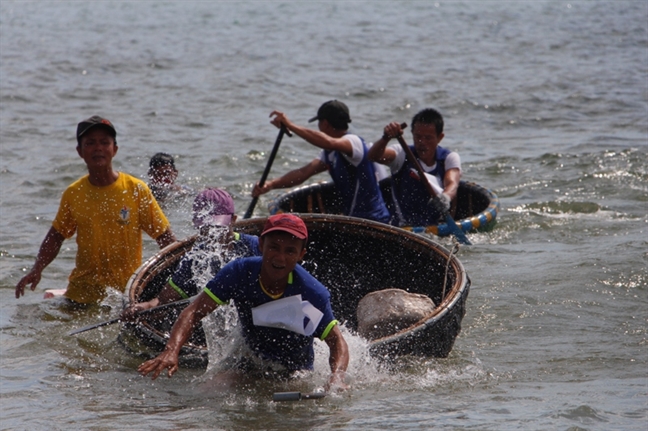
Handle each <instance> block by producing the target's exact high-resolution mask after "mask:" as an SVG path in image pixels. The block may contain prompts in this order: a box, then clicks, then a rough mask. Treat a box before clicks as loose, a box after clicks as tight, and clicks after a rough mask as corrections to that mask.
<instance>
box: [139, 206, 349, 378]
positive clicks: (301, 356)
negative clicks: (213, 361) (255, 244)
mask: <svg viewBox="0 0 648 431" xmlns="http://www.w3.org/2000/svg"><path fill="white" fill-rule="evenodd" d="M307 241H308V230H307V229H306V225H305V223H304V222H303V220H302V219H301V218H299V217H297V216H296V215H293V214H278V215H274V216H270V217H269V218H268V220H267V221H266V223H265V225H264V228H263V231H262V233H261V236H260V238H259V244H260V246H261V252H262V256H261V257H249V258H244V259H237V260H235V261H233V262H230V263H229V264H227V265H226V266H225V267H224V268H223V269H221V270H220V272H219V273H218V274H217V275H216V277H215V278H214V279H213V280H211V281H210V282H209V283H208V284H207V287H205V289H204V290H203V292H202V293H200V294H199V295H198V297H197V298H196V299H195V300H194V301H193V302H192V303H191V304H190V305H189V306H188V307H187V308H185V309H184V310H183V312H182V313H181V314H180V317H179V318H178V320H177V321H176V323H175V324H174V325H173V329H172V330H171V336H170V339H169V342H168V343H167V345H166V347H165V349H164V351H163V352H162V353H161V354H160V355H159V356H157V357H156V358H154V359H151V360H149V361H146V362H144V363H143V364H142V365H140V367H139V368H138V371H139V372H140V373H142V374H143V375H147V374H149V373H153V375H152V377H153V379H155V378H157V377H158V376H159V375H160V373H161V372H163V371H164V370H168V376H169V377H171V376H172V375H173V374H174V373H175V372H176V371H177V370H178V354H179V353H180V350H181V348H182V346H183V344H184V343H185V342H186V341H187V339H188V338H189V336H190V335H191V333H192V331H193V330H194V328H195V327H196V326H197V325H198V323H199V322H200V321H201V319H202V318H203V317H205V316H207V315H208V314H209V313H211V312H212V311H213V310H214V309H215V308H216V307H217V306H219V305H224V304H226V303H228V302H229V301H234V305H235V306H236V310H237V312H238V316H239V321H240V328H241V333H242V336H243V338H244V340H245V346H244V348H243V350H244V351H243V352H240V353H237V354H236V355H237V356H236V357H232V358H230V359H231V361H227V360H226V361H225V362H226V363H225V364H222V365H224V367H223V368H224V369H221V371H220V372H219V374H217V375H216V376H215V377H214V378H213V379H212V382H211V383H212V384H215V385H218V386H219V387H220V386H222V387H229V386H230V385H231V384H232V383H235V382H237V381H239V380H240V379H242V378H243V377H244V376H246V375H247V376H252V377H255V376H259V377H260V376H268V375H275V376H278V377H283V378H285V377H290V376H292V375H293V373H294V372H296V371H299V370H312V369H313V361H314V355H315V354H314V350H313V338H314V337H318V338H319V339H321V340H324V342H325V343H326V344H327V345H328V347H329V352H330V353H329V365H330V367H331V375H330V377H329V380H328V383H327V385H326V386H327V387H328V388H329V389H346V388H347V385H346V383H345V382H344V376H345V373H346V370H347V367H348V364H349V350H348V346H347V343H346V341H345V340H344V337H343V336H342V332H341V331H340V329H339V327H338V326H339V325H338V321H337V320H335V317H334V316H333V311H332V308H331V301H330V296H331V295H330V293H329V291H328V289H326V287H324V286H323V285H322V284H321V283H320V282H319V281H317V280H316V279H315V278H314V277H313V276H312V275H310V274H309V273H308V272H307V271H306V270H305V269H304V268H302V267H301V266H300V265H298V262H299V261H301V260H302V259H303V257H304V255H305V253H306V243H307ZM239 356H240V357H239Z"/></svg>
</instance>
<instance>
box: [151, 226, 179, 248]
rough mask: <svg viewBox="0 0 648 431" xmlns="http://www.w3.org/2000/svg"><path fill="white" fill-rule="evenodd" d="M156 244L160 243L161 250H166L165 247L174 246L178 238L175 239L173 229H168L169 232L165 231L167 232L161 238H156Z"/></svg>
mask: <svg viewBox="0 0 648 431" xmlns="http://www.w3.org/2000/svg"><path fill="white" fill-rule="evenodd" d="M155 242H157V243H158V245H159V246H160V248H164V247H166V246H167V245H169V244H173V243H174V242H176V237H175V235H174V234H173V232H172V231H171V228H168V229H167V230H165V231H164V232H163V233H162V235H160V236H158V237H157V238H155Z"/></svg>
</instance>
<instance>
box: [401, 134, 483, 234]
mask: <svg viewBox="0 0 648 431" xmlns="http://www.w3.org/2000/svg"><path fill="white" fill-rule="evenodd" d="M405 127H407V124H406V123H402V124H401V129H404V128H405ZM397 138H398V143H399V144H400V145H401V147H403V151H405V155H406V156H407V160H409V162H410V163H411V164H412V165H414V167H415V168H416V172H418V175H419V178H420V181H421V182H422V183H423V185H424V186H425V188H426V189H427V191H428V193H429V194H430V197H431V199H433V200H434V203H435V204H436V207H437V208H438V209H439V211H441V215H442V216H443V218H444V219H445V221H446V223H447V224H448V228H450V232H451V233H452V234H453V235H454V236H455V237H456V238H457V241H459V242H460V243H462V244H466V245H471V242H470V241H469V240H468V238H467V237H466V234H464V233H463V231H462V230H461V229H459V226H457V223H455V221H454V219H453V218H452V216H451V215H450V212H448V210H447V209H446V208H445V205H444V204H443V202H441V200H440V199H439V197H438V196H437V195H436V193H435V192H434V189H433V188H432V184H430V182H429V181H428V179H427V177H426V176H425V171H424V170H423V168H422V167H421V164H420V163H419V161H418V160H417V159H416V157H415V156H414V153H412V150H411V149H410V147H409V146H408V145H407V142H405V139H403V135H402V134H401V135H399V136H398V137H397Z"/></svg>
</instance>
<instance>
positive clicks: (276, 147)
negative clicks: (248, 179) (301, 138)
mask: <svg viewBox="0 0 648 431" xmlns="http://www.w3.org/2000/svg"><path fill="white" fill-rule="evenodd" d="M284 134H286V135H288V136H292V133H290V130H288V129H286V127H285V126H283V125H282V126H281V127H280V128H279V134H278V135H277V140H276V141H275V143H274V147H272V152H271V153H270V157H269V158H268V163H266V167H265V169H264V170H263V175H261V180H260V181H259V187H263V185H264V184H265V182H266V179H267V178H268V174H269V173H270V167H272V163H273V162H274V159H275V156H276V155H277V150H279V144H281V140H282V139H283V135H284ZM258 200H259V197H258V196H257V197H255V198H252V202H250V206H249V207H248V209H247V211H246V212H245V215H244V216H243V218H244V219H246V218H250V217H252V212H253V211H254V207H255V206H256V204H257V201H258Z"/></svg>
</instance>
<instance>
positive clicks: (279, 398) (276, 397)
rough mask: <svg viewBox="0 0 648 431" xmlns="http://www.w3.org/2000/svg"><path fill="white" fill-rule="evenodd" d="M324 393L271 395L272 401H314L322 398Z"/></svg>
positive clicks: (280, 393)
mask: <svg viewBox="0 0 648 431" xmlns="http://www.w3.org/2000/svg"><path fill="white" fill-rule="evenodd" d="M325 396H326V392H313V393H310V394H304V393H301V392H275V393H274V394H272V401H299V400H316V399H318V398H324V397H325Z"/></svg>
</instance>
